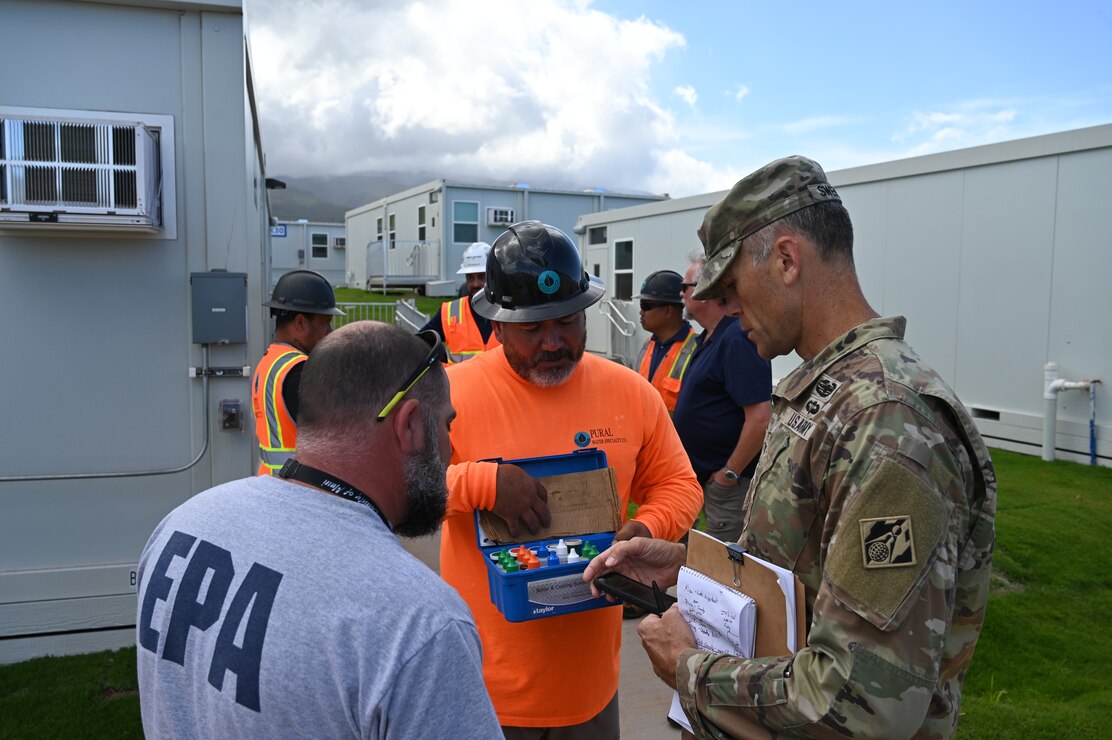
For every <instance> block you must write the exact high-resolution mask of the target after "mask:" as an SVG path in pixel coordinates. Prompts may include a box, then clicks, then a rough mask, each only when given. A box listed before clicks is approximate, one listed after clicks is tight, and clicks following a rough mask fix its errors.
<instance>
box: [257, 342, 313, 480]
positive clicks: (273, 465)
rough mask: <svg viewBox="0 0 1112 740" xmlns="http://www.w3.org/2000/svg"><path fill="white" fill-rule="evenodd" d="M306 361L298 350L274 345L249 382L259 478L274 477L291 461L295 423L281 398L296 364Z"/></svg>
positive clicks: (267, 349)
mask: <svg viewBox="0 0 1112 740" xmlns="http://www.w3.org/2000/svg"><path fill="white" fill-rule="evenodd" d="M307 359H309V358H308V355H306V354H305V353H304V352H302V351H301V350H299V349H297V348H295V347H291V346H290V345H288V344H282V343H280V342H275V343H274V344H272V345H270V346H269V347H267V348H266V354H265V355H263V359H261V360H259V366H258V367H257V368H255V377H254V378H252V380H251V406H252V407H253V408H254V410H255V436H256V437H258V438H259V459H260V460H261V461H262V462H261V463H260V464H259V475H274V473H275V471H277V470H279V469H280V468H281V467H282V466H283V465H285V464H286V460H289V459H290V458H291V457H293V452H294V446H295V445H296V443H297V423H296V422H295V421H294V420H293V417H292V416H290V411H289V409H287V408H286V402H285V400H283V398H282V385H283V384H284V383H285V382H286V376H287V375H288V374H289V372H290V370H291V369H292V368H293V367H294V366H296V365H297V364H298V363H301V362H305V360H307Z"/></svg>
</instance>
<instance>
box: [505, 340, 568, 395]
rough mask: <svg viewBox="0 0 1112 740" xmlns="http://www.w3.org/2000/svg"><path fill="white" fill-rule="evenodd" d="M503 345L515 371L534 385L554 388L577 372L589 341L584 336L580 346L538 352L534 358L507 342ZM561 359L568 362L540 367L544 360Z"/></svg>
mask: <svg viewBox="0 0 1112 740" xmlns="http://www.w3.org/2000/svg"><path fill="white" fill-rule="evenodd" d="M502 346H503V349H504V351H505V354H506V362H507V363H509V365H510V367H511V368H513V371H514V372H515V373H517V374H518V375H520V376H521V377H522V378H524V379H525V380H527V381H529V382H530V383H532V384H533V385H536V386H540V387H541V388H553V387H555V386H558V385H563V384H564V383H566V382H567V381H568V379H569V378H570V377H571V376H572V373H574V372H575V368H577V367H579V361H580V360H581V359H583V352H584V350H585V349H586V348H587V341H586V338H585V337H584V339H583V341H582V342H580V343H579V346H578V347H564V348H561V349H558V350H554V351H552V352H538V353H537V354H536V355H535V356H534V357H532V358H528V357H525V356H523V355H520V354H517V353H516V352H515V351H513V350H512V349H511V348H510V347H508V346H506V345H505V344H503V345H502ZM560 360H566V361H567V363H568V364H566V365H563V366H560V367H547V368H542V367H538V365H539V364H540V363H542V362H559V361H560Z"/></svg>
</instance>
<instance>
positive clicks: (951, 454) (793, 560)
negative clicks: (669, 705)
mask: <svg viewBox="0 0 1112 740" xmlns="http://www.w3.org/2000/svg"><path fill="white" fill-rule="evenodd" d="M905 323H906V322H905V320H904V319H903V318H902V317H897V318H886V319H875V320H872V321H869V322H866V323H864V324H862V325H860V326H858V327H856V328H855V329H853V330H851V331H850V332H848V333H847V334H845V335H844V336H842V337H841V338H839V339H838V340H837V341H835V342H834V343H832V344H831V345H829V346H828V347H826V348H825V349H824V350H823V351H822V352H820V353H819V354H818V355H817V356H815V357H814V358H812V359H811V360H810V361H808V362H805V363H804V364H803V365H801V366H800V367H799V368H797V369H796V370H795V371H794V372H792V374H791V375H789V376H788V377H787V378H785V379H784V380H783V381H781V383H780V384H779V385H778V386H777V388H776V391H775V392H774V394H773V409H774V411H773V419H772V421H771V422H770V424H769V427H768V432H767V435H766V437H765V443H764V448H763V450H762V452H761V458H760V463H759V465H758V468H757V472H756V474H755V476H754V478H753V483H752V484H751V486H750V489H749V493H748V496H747V498H746V503H745V506H746V512H747V515H746V522H745V529H744V531H743V532H742V536H741V543H742V544H743V545H745V546H746V547H747V548H748V549H749V551H750V552H751V553H753V554H754V555H757V556H758V557H762V558H764V559H766V560H769V561H771V562H773V563H776V564H778V565H781V566H783V567H786V568H790V569H791V570H792V571H794V572H795V573H796V574H797V575H798V576H799V578H800V579H801V580H802V582H803V584H804V586H805V590H806V597H807V612H808V615H809V616H810V628H809V630H808V635H807V644H806V646H804V647H803V648H802V649H801V650H799V651H798V652H797V653H796V654H795V655H794V656H791V657H758V658H755V659H752V660H746V659H742V658H737V657H733V656H727V655H720V654H713V653H707V652H701V651H698V650H687V651H684V653H683V654H682V655H681V657H680V659H679V661H678V664H677V681H678V685H679V691H680V699H681V703H682V705H683V708H684V711H685V712H686V714H687V715H688V718H689V719H690V720H691V721H692V726H693V727H694V728H695V730H696V734H697V735H699V736H700V737H713V738H719V737H768V736H773V737H839V738H846V737H853V738H858V737H882V738H896V737H923V738H946V737H950V736H952V735H953V734H954V732H955V729H956V727H957V721H958V708H959V705H960V703H961V688H962V681H963V680H964V678H965V670H966V668H967V667H968V666H969V662H970V660H971V659H972V657H973V649H974V647H975V646H976V644H977V637H978V635H979V633H980V629H981V624H982V622H983V621H984V613H985V602H986V600H987V598H988V589H989V571H990V569H991V561H992V547H993V538H994V519H995V514H996V475H995V472H994V470H993V468H992V462H991V461H990V459H989V456H988V452H987V451H986V450H985V447H984V444H983V442H982V441H981V437H980V435H979V433H978V432H977V430H976V427H975V426H974V425H973V422H972V420H971V419H970V418H969V415H968V414H967V412H966V411H965V409H964V407H963V406H962V405H961V403H960V402H959V401H958V400H957V398H956V397H955V396H954V393H953V391H951V390H950V389H949V388H948V387H947V386H946V384H945V383H944V382H943V381H942V380H941V379H940V378H939V377H938V375H937V374H936V373H935V372H934V371H933V370H931V369H930V368H929V367H927V366H926V365H925V364H924V363H923V362H922V360H920V359H919V357H918V356H917V355H916V354H915V353H914V351H912V349H911V348H910V347H909V346H908V345H907V344H906V343H905V342H904V341H903V333H904V325H905ZM758 618H759V615H758Z"/></svg>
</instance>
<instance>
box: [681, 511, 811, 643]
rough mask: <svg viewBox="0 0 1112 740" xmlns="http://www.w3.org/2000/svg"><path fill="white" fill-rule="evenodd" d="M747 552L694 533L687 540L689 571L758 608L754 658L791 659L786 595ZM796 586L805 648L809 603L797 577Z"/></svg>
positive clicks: (797, 624) (800, 637)
mask: <svg viewBox="0 0 1112 740" xmlns="http://www.w3.org/2000/svg"><path fill="white" fill-rule="evenodd" d="M744 553H745V550H744V549H743V548H742V547H741V546H740V545H736V544H727V543H724V542H721V541H720V540H717V539H715V538H714V537H711V536H710V535H708V534H704V533H703V532H700V531H698V530H695V529H693V530H691V533H690V535H689V536H688V540H687V567H689V568H692V569H693V570H697V571H699V572H700V573H702V574H704V575H706V576H708V577H710V578H713V579H714V580H716V581H718V582H719V583H721V584H723V585H724V586H729V587H730V588H735V589H737V590H739V591H741V592H742V593H744V594H745V595H746V596H748V597H749V598H751V599H753V601H754V602H756V604H757V629H756V635H755V636H754V639H753V657H754V658H767V657H775V656H782V655H791V654H792V651H791V650H789V649H788V637H787V636H788V629H789V626H788V615H787V607H786V604H785V601H784V592H783V591H781V590H780V583H779V581H778V580H777V578H776V573H775V572H774V571H772V570H770V569H768V568H765V567H762V566H761V565H760V564H758V563H754V562H752V561H747V560H746V559H745V557H744ZM792 583H793V585H794V586H795V624H794V625H792V627H793V628H794V629H795V635H796V640H795V644H796V645H797V646H798V647H803V646H804V645H805V644H806V640H807V633H806V631H807V603H806V601H805V595H804V592H803V583H802V582H801V581H800V580H799V577H798V576H793V579H792Z"/></svg>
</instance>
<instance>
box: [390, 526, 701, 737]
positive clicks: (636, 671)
mask: <svg viewBox="0 0 1112 740" xmlns="http://www.w3.org/2000/svg"><path fill="white" fill-rule="evenodd" d="M402 544H403V545H405V548H406V549H407V550H408V551H409V552H411V553H413V554H414V555H415V556H416V557H417V558H419V559H420V560H421V562H423V563H424V564H425V565H427V566H428V567H429V568H432V570H434V571H436V572H437V573H439V572H440V561H439V557H440V534H439V533H437V534H434V535H431V536H429V537H420V538H417V539H403V540H402ZM637 622H638V620H636V619H627V620H625V621H624V622H623V623H622V675H621V681H620V684H619V689H618V696H619V698H620V704H621V721H622V737H624V738H626V740H677V738H679V737H680V731H679V729H678V728H676V727H675V726H673V725H672V724H671V723H669V722H668V720H667V719H666V718H667V716H668V707H669V705H670V704H671V702H672V690H671V689H670V688H668V687H667V686H665V685H664V682H663V681H661V680H660V679H659V678H657V677H656V674H655V673H653V669H652V665H651V664H650V663H649V658H648V656H647V655H646V654H645V651H644V649H643V648H642V647H641V638H640V637H638V636H637Z"/></svg>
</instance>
